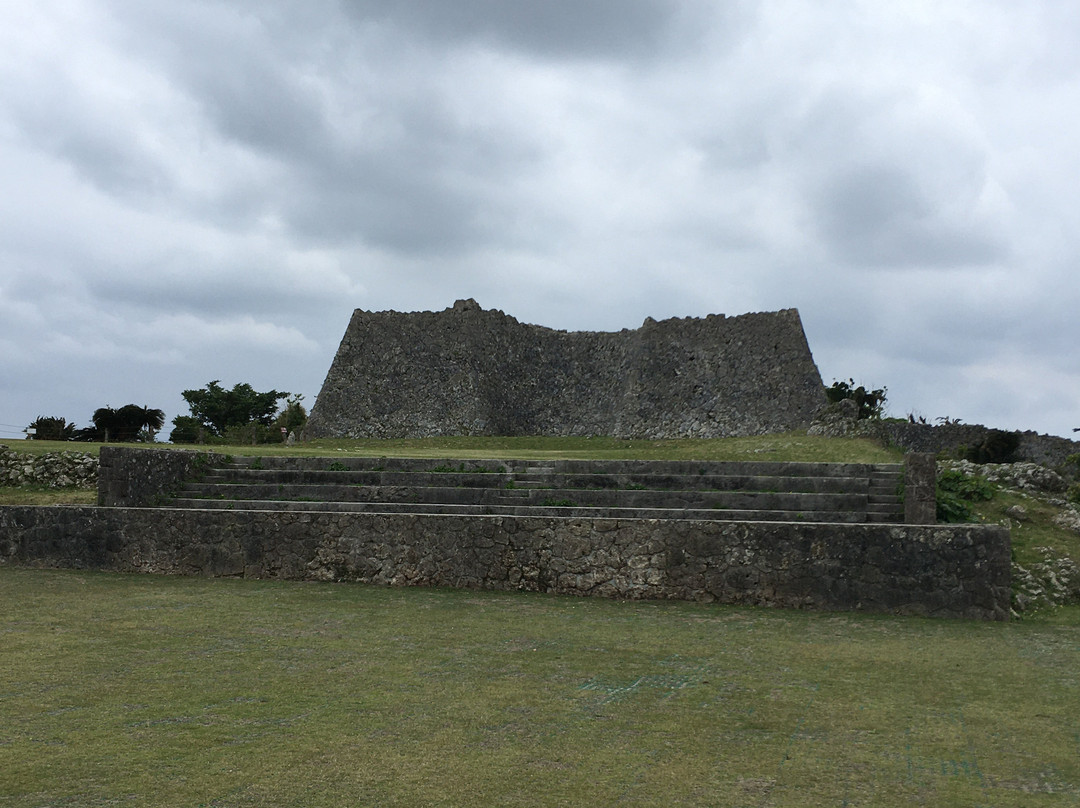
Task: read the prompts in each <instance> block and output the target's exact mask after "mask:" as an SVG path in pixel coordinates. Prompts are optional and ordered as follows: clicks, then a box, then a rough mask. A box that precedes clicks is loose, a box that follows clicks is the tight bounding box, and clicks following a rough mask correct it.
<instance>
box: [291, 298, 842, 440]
mask: <svg viewBox="0 0 1080 808" xmlns="http://www.w3.org/2000/svg"><path fill="white" fill-rule="evenodd" d="M824 403H825V396H824V389H823V386H822V383H821V376H820V374H819V373H818V370H817V366H816V365H815V364H814V360H813V357H812V356H811V354H810V348H809V346H808V345H807V341H806V336H805V334H804V332H803V328H802V322H801V321H800V319H799V313H798V311H796V310H795V309H786V310H783V311H777V312H767V313H757V314H744V315H740V316H737V317H725V316H724V315H709V316H708V317H704V318H683V319H670V320H663V321H659V322H657V321H655V320H652V319H647V320H646V321H645V323H644V324H643V325H642V326H641V328H638V329H635V330H628V329H624V330H622V331H619V332H584V331H583V332H568V331H559V330H555V329H551V328H545V327H543V326H539V325H528V324H523V323H519V322H518V321H517V320H516V319H514V318H513V317H510V316H508V315H506V314H503V313H502V312H501V311H495V310H484V309H482V308H481V307H480V306H479V305H478V304H477V303H476V302H475V301H472V300H465V301H458V302H457V303H455V304H454V306H453V307H452V308H450V309H446V310H445V311H441V312H409V313H405V312H395V311H383V312H369V311H363V310H360V309H357V310H356V311H355V312H354V313H353V316H352V320H351V322H350V323H349V327H348V329H347V330H346V332H345V336H344V338H343V339H342V341H341V345H340V347H339V348H338V352H337V355H336V356H335V358H334V361H333V364H332V365H331V367H330V371H329V373H328V374H327V376H326V381H325V382H324V383H323V387H322V391H321V392H320V393H319V396H318V399H317V400H316V402H315V405H314V406H313V408H312V411H311V417H310V419H309V421H308V425H307V428H306V429H305V433H304V437H305V438H320V437H374V438H394V437H428V436H435V435H610V436H616V437H635V438H675V437H727V436H735V435H754V434H764V433H768V432H778V431H785V430H789V429H796V428H805V427H806V426H808V425H809V423H810V421H811V419H812V418H813V415H814V413H815V412H816V411H817V410H818V409H819V408H820V407H821V406H823V405H824Z"/></svg>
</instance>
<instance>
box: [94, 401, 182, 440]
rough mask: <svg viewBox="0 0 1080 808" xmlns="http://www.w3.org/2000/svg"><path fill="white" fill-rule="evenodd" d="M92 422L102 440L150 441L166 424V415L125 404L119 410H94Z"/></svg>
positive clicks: (154, 410) (158, 411)
mask: <svg viewBox="0 0 1080 808" xmlns="http://www.w3.org/2000/svg"><path fill="white" fill-rule="evenodd" d="M91 420H92V421H93V422H94V429H95V430H96V432H97V433H99V434H100V436H101V439H102V440H105V441H107V442H108V441H116V442H131V441H139V440H142V441H149V440H153V436H154V433H155V432H157V431H158V430H159V429H161V427H162V426H163V425H164V424H165V413H164V412H162V411H161V410H158V409H153V408H151V407H140V406H139V405H137V404H125V405H124V406H123V407H120V409H117V410H114V409H113V408H112V407H100V408H99V409H96V410H94V415H93V417H92V418H91Z"/></svg>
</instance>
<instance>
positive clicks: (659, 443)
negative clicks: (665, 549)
mask: <svg viewBox="0 0 1080 808" xmlns="http://www.w3.org/2000/svg"><path fill="white" fill-rule="evenodd" d="M4 443H5V445H7V446H8V447H10V448H11V449H12V450H14V451H17V452H26V453H33V454H44V453H45V452H62V451H76V452H89V453H91V454H97V453H98V451H99V450H100V448H101V446H102V444H100V443H72V442H60V441H37V440H16V441H12V440H8V441H4ZM113 445H120V446H125V447H128V448H136V449H137V448H146V449H194V450H198V451H214V452H220V453H222V454H232V455H259V456H271V455H275V456H286V457H288V456H294V457H304V456H307V457H312V456H314V457H319V456H339V455H340V456H345V457H350V456H351V457H432V458H441V457H447V458H460V459H463V460H469V459H476V458H479V459H486V458H491V459H493V460H498V459H514V460H534V459H535V460H548V459H553V458H566V459H597V460H805V461H813V462H819V463H829V462H833V463H899V462H901V460H902V458H903V453H902V452H900V451H899V450H895V449H885V448H883V447H881V446H880V445H878V444H877V443H875V442H874V441H871V440H867V439H864V438H824V437H820V436H815V435H807V434H806V433H804V432H803V433H800V432H789V433H784V434H780V435H757V436H754V437H746V438H708V439H706V438H702V439H690V438H687V439H679V440H628V439H623V438H601V437H596V438H548V437H519V438H485V437H443V438H403V439H399V440H375V439H356V440H353V439H349V440H344V439H343V440H336V439H335V440H329V439H328V440H316V441H310V442H308V443H301V444H296V445H294V446H285V445H284V444H281V443H268V444H261V445H259V446H242V445H235V446H234V445H205V446H203V445H200V446H174V445H172V444H166V443H126V444H113Z"/></svg>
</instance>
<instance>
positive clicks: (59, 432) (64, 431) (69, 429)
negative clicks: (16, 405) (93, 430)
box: [27, 415, 75, 440]
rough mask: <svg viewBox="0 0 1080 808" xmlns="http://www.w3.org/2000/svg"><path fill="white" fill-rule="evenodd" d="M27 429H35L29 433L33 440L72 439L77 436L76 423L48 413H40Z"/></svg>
mask: <svg viewBox="0 0 1080 808" xmlns="http://www.w3.org/2000/svg"><path fill="white" fill-rule="evenodd" d="M27 429H33V430H34V432H33V433H32V434H29V435H28V437H29V438H30V439H31V440H72V439H73V438H74V437H75V424H74V423H68V422H67V420H66V419H64V418H56V417H53V416H48V415H39V416H38V417H37V418H35V419H34V420H33V421H32V422H31V423H30V426H28V427H27Z"/></svg>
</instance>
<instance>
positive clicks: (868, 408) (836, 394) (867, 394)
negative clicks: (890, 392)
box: [825, 379, 887, 419]
mask: <svg viewBox="0 0 1080 808" xmlns="http://www.w3.org/2000/svg"><path fill="white" fill-rule="evenodd" d="M886 392H887V388H885V387H882V388H881V389H879V390H867V389H866V388H865V387H863V386H862V385H861V384H860V385H859V386H858V387H856V386H855V380H854V379H848V380H847V381H846V382H837V381H834V382H833V383H832V387H828V388H826V389H825V397H826V398H828V399H829V401H831V402H832V403H834V404H835V403H837V402H839V401H843V400H844V399H851V400H852V401H854V402H855V404H856V405H858V407H859V418H860V419H861V418H880V417H881V416H882V415H884V414H885V394H886Z"/></svg>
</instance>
